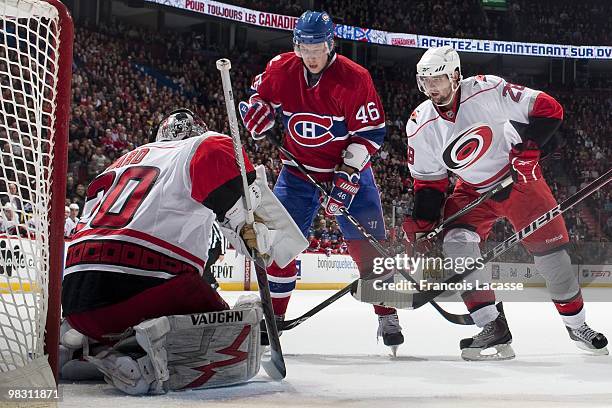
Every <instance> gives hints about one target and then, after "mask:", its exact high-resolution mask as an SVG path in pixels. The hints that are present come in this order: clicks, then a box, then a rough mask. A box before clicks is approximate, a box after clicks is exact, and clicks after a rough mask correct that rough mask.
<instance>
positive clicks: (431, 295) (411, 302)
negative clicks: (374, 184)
mask: <svg viewBox="0 0 612 408" xmlns="http://www.w3.org/2000/svg"><path fill="white" fill-rule="evenodd" d="M611 180H612V169H609V170H608V171H607V172H605V173H604V174H603V175H602V176H600V177H599V178H597V179H595V180H593V181H592V182H590V183H589V184H588V185H586V186H585V187H584V188H583V189H581V190H580V191H578V192H577V193H575V194H573V195H572V196H571V197H569V198H568V199H566V200H565V201H563V202H562V203H561V204H558V205H557V206H555V207H554V208H552V209H551V210H549V211H547V212H545V213H544V214H542V215H541V216H539V217H538V218H536V219H535V220H533V221H532V222H531V223H530V224H529V225H527V226H526V227H524V228H523V229H521V230H520V231H518V232H516V233H514V234H513V235H511V236H510V237H508V238H507V239H506V240H505V241H504V242H502V243H500V244H498V245H497V246H495V247H494V248H493V249H492V250H490V251H489V252H487V253H486V254H485V255H484V256H483V257H482V263H485V264H486V263H488V262H491V261H492V260H493V259H495V258H497V257H498V256H500V255H501V254H503V253H505V252H506V251H508V250H509V249H511V248H512V247H514V246H515V245H516V244H518V243H519V242H521V241H522V240H523V239H524V238H526V237H528V236H530V235H531V234H533V233H534V232H536V231H537V230H539V229H540V228H542V227H543V226H545V225H546V224H548V223H549V222H551V221H552V220H553V219H555V218H556V217H558V216H560V215H561V214H563V213H564V212H566V211H567V210H569V209H570V208H572V207H574V206H575V205H576V204H578V203H579V202H581V201H582V200H584V199H585V198H587V197H588V196H590V195H591V194H593V193H594V192H596V191H597V190H599V189H600V188H602V187H603V186H605V185H606V184H607V183H609V182H610V181H611ZM476 270H477V268H476V267H472V268H468V269H467V270H466V271H465V272H464V273H462V274H457V275H454V276H452V277H451V278H449V279H447V280H446V281H444V282H443V283H442V284H440V287H441V289H435V290H428V291H423V292H419V293H401V292H395V291H386V292H384V293H383V292H382V291H378V293H377V295H378V296H380V295H383V294H389V295H390V296H392V297H393V299H391V298H389V299H388V300H382V301H380V300H376V301H372V300H368V298H369V296H370V295H372V297H374V296H373V295H374V291H373V290H372V291H370V293H369V294H368V295H367V296H363V292H362V290H361V288H359V285H355V287H354V291H355V294H354V295H356V297H357V298H358V299H359V300H361V301H363V302H367V303H372V304H376V305H381V306H388V307H397V308H408V309H418V308H419V307H421V306H423V305H424V304H426V303H428V302H431V300H433V299H435V298H436V297H437V296H439V295H441V294H442V293H444V292H446V289H445V288H448V286H449V285H450V284H455V283H458V282H460V281H461V280H463V279H465V277H467V276H468V275H470V274H471V273H473V272H474V271H476ZM368 289H369V288H368ZM379 299H380V298H379Z"/></svg>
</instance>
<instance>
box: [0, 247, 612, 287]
mask: <svg viewBox="0 0 612 408" xmlns="http://www.w3.org/2000/svg"><path fill="white" fill-rule="evenodd" d="M35 248H36V246H35V242H34V241H30V240H29V239H24V238H21V239H11V238H6V237H5V238H1V237H0V292H3V293H6V292H7V291H8V288H9V286H10V287H11V288H12V289H13V291H23V292H29V291H32V290H35V284H34V282H33V279H32V278H30V277H31V276H33V268H32V265H34V262H35V256H34V253H35ZM296 265H297V269H298V274H297V289H316V290H333V289H340V288H342V287H344V286H345V285H346V284H348V283H350V282H352V281H353V280H355V279H356V278H357V277H358V275H359V274H358V270H357V265H356V264H355V262H354V261H353V260H352V259H351V257H350V256H348V255H338V254H333V255H326V254H324V253H304V254H301V255H300V256H299V257H298V258H297V262H296ZM486 268H487V272H488V273H489V274H490V276H491V280H492V281H493V282H495V281H499V282H520V283H523V284H524V286H525V287H542V286H544V279H543V278H542V277H541V276H540V275H539V274H538V273H537V272H536V269H535V266H534V265H533V264H530V263H510V262H492V263H490V264H488V265H486ZM573 269H574V273H575V274H576V275H577V276H578V279H579V281H580V283H581V286H583V287H612V265H583V264H579V265H573ZM212 272H213V274H214V275H215V277H216V278H217V280H218V281H219V283H220V285H221V288H222V289H223V290H255V289H256V287H257V284H256V282H257V278H256V276H255V268H254V265H253V263H252V262H251V261H249V260H247V259H245V257H244V256H243V255H240V254H238V253H237V252H236V251H234V250H232V249H229V250H227V253H226V254H225V258H224V259H223V261H219V262H217V263H216V264H215V265H213V266H212ZM414 277H415V279H416V280H419V279H427V280H429V281H442V280H444V279H446V278H447V277H448V276H447V275H445V274H444V272H443V271H442V270H440V269H436V268H430V269H425V270H423V269H420V270H419V271H418V272H417V274H416V275H414Z"/></svg>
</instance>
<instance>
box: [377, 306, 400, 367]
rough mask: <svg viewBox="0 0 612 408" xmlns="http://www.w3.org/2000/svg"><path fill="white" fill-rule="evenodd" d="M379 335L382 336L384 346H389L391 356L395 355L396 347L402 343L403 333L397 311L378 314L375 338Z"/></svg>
mask: <svg viewBox="0 0 612 408" xmlns="http://www.w3.org/2000/svg"><path fill="white" fill-rule="evenodd" d="M380 337H382V339H383V343H384V344H385V346H389V347H391V352H392V353H393V357H396V356H397V349H398V347H399V346H400V344H402V343H404V335H403V334H402V327H401V326H400V324H399V318H398V317H397V313H392V314H389V315H385V316H378V332H377V333H376V339H378V338H380Z"/></svg>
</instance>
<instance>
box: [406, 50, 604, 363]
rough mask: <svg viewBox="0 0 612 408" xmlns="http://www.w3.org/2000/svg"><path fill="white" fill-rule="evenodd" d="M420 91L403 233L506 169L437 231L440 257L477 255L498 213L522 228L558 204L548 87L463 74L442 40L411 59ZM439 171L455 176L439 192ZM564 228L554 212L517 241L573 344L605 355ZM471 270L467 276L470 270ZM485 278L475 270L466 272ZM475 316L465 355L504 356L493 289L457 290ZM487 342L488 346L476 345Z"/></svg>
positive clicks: (505, 335)
mask: <svg viewBox="0 0 612 408" xmlns="http://www.w3.org/2000/svg"><path fill="white" fill-rule="evenodd" d="M417 84H418V87H419V90H421V92H423V93H425V95H427V96H428V98H429V99H428V100H427V101H425V102H423V103H422V104H420V105H419V106H418V107H417V108H416V109H415V110H414V112H412V114H411V116H410V119H409V120H408V123H407V125H406V133H407V136H408V165H409V168H410V172H411V174H412V176H413V178H414V191H415V197H414V208H413V213H412V217H409V218H407V219H406V221H405V223H404V230H405V231H406V235H407V237H408V240H409V242H412V243H413V244H414V243H415V240H416V238H417V237H418V236H419V235H420V234H422V233H424V232H427V231H430V230H432V229H433V228H434V227H435V225H436V223H438V221H439V220H440V210H441V208H442V207H443V205H444V218H448V217H449V216H451V215H452V214H454V213H456V212H457V211H458V210H459V209H461V208H462V207H464V206H465V205H466V204H468V203H470V202H472V201H473V200H474V199H476V198H477V197H478V196H479V194H481V193H483V192H484V191H487V190H488V189H491V188H492V187H493V186H494V185H496V184H497V183H498V182H500V181H501V180H502V179H503V178H505V177H507V176H508V175H509V174H510V173H511V174H512V176H513V180H514V183H513V184H512V185H510V186H509V187H507V188H506V189H505V190H503V191H501V192H500V193H498V194H496V195H495V196H494V197H493V198H491V199H489V200H487V201H485V202H484V203H482V204H481V205H480V206H478V207H476V208H475V209H473V210H472V211H470V212H469V213H467V214H466V215H464V216H462V217H460V218H459V219H458V220H457V221H456V222H455V223H454V224H453V225H451V226H450V227H449V228H448V229H447V230H446V231H445V235H444V244H443V249H444V252H445V255H446V256H447V257H452V258H459V257H473V258H477V257H480V249H479V246H478V244H479V243H480V242H482V241H484V240H485V239H486V238H487V235H488V234H489V232H490V231H491V228H492V226H493V224H494V223H495V221H496V220H497V219H498V218H501V217H505V218H507V219H508V220H509V221H510V222H511V223H512V225H513V227H514V228H515V229H517V230H518V229H521V228H523V227H525V226H526V225H527V224H529V223H530V222H531V221H533V220H534V219H535V218H537V217H538V216H540V215H541V214H543V213H544V212H546V211H548V210H550V209H551V208H553V207H554V206H555V205H556V204H557V203H556V201H555V199H554V197H553V195H552V193H551V191H550V188H549V187H548V185H547V184H546V180H544V179H543V178H542V172H541V169H540V166H539V164H538V161H539V159H540V156H541V154H542V151H543V150H544V151H546V149H547V148H549V146H550V143H551V139H552V137H553V134H554V132H555V131H556V130H557V128H558V127H559V125H560V124H561V121H562V119H563V108H562V107H561V105H559V103H558V102H557V101H556V100H555V99H553V98H552V97H551V96H550V95H548V94H546V93H544V92H541V91H536V90H533V89H529V88H527V87H524V86H520V85H514V84H511V83H508V82H506V81H505V80H504V79H502V78H499V77H496V76H493V75H478V76H476V77H470V78H467V79H462V76H461V66H460V61H459V55H458V54H457V52H456V51H455V50H454V49H453V48H451V47H449V46H444V47H438V48H431V49H429V50H427V51H426V52H425V54H424V55H423V57H422V58H421V60H420V61H419V63H418V64H417ZM448 171H451V172H453V173H455V174H456V175H457V176H458V177H459V178H458V181H457V183H456V185H455V189H454V191H453V193H452V194H451V195H450V197H448V199H446V203H445V204H444V199H445V193H446V190H447V187H448ZM567 243H568V235H567V230H566V228H565V223H564V221H563V219H562V218H561V217H558V218H556V219H555V220H554V221H552V222H551V223H549V224H548V225H546V226H545V227H544V228H542V229H540V230H538V231H537V232H535V233H534V234H533V235H531V236H529V237H528V238H526V239H525V240H523V245H524V246H525V247H526V248H527V250H528V251H529V252H530V253H531V254H532V255H533V256H534V261H535V265H536V267H537V270H538V272H539V273H540V274H541V275H542V276H543V277H544V278H545V279H546V284H547V287H548V290H549V292H550V295H551V298H552V299H553V302H554V305H555V307H556V308H557V310H558V312H559V314H560V315H561V318H562V320H563V323H564V324H565V326H566V327H567V331H568V333H569V336H570V338H571V339H572V340H574V341H575V342H576V344H577V346H578V347H580V348H583V349H586V350H589V351H591V352H593V353H597V354H607V349H606V345H607V340H606V337H605V336H604V335H603V334H601V333H597V332H595V331H593V330H592V329H591V328H590V327H589V326H588V325H587V324H586V323H585V310H584V304H583V300H582V295H581V292H580V286H579V285H578V280H577V278H576V276H575V275H574V273H573V272H572V268H571V263H570V258H569V256H568V254H567V252H566V250H565V246H566V244H567ZM474 275H476V276H474ZM467 279H468V280H471V281H472V282H475V279H479V280H480V282H483V281H486V280H488V278H487V277H486V276H485V275H484V271H479V272H476V273H474V274H473V275H472V276H471V277H469V278H467ZM462 297H463V300H464V303H465V305H466V306H467V308H468V310H469V312H470V314H471V316H472V317H473V319H474V322H475V323H476V324H477V325H478V327H481V328H483V330H482V331H481V332H480V333H479V334H477V335H475V336H473V337H472V338H468V339H463V340H462V341H461V343H460V348H461V349H462V357H463V358H464V359H467V360H479V359H486V358H489V359H508V358H513V357H514V351H513V350H512V348H511V347H510V343H511V341H512V335H511V333H510V330H509V328H508V324H507V322H506V319H505V317H504V313H503V309H501V310H498V309H497V308H496V307H495V294H494V292H493V291H485V290H474V291H470V292H465V293H463V294H462ZM490 347H494V348H496V349H497V353H496V354H493V355H489V356H484V355H483V354H482V353H481V352H482V350H484V349H486V348H490Z"/></svg>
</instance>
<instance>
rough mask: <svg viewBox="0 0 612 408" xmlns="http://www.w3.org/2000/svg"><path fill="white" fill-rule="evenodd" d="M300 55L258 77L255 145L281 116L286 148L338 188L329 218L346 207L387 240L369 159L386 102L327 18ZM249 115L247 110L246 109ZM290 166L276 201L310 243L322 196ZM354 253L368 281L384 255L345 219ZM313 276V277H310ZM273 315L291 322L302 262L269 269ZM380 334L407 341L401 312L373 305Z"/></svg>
mask: <svg viewBox="0 0 612 408" xmlns="http://www.w3.org/2000/svg"><path fill="white" fill-rule="evenodd" d="M293 45H294V52H288V53H284V54H280V55H277V56H276V57H274V58H273V59H272V60H271V61H270V62H269V63H268V65H267V66H266V69H265V71H264V72H263V73H262V74H260V75H258V76H256V77H255V79H254V81H253V84H252V90H253V91H254V92H255V93H254V94H253V95H252V96H251V98H250V99H249V104H248V107H246V106H244V105H246V104H243V106H242V108H241V115H242V116H243V121H244V125H245V127H246V128H247V129H248V130H249V131H250V132H251V134H252V136H253V138H255V139H260V138H261V137H263V134H264V133H265V132H266V131H268V130H270V129H271V128H272V127H273V126H274V120H275V115H274V113H275V110H276V111H277V112H278V113H279V114H281V115H282V120H283V124H284V126H285V129H286V132H285V138H284V141H283V145H284V147H285V148H286V149H288V150H289V151H290V152H291V153H293V154H294V155H295V156H296V157H297V158H298V160H300V162H301V163H302V164H303V165H304V166H305V167H306V168H307V169H308V170H309V171H310V172H311V173H312V175H313V176H314V177H315V178H316V179H317V180H319V181H322V182H331V185H332V188H331V192H330V196H331V198H330V199H329V200H327V201H326V202H324V203H323V205H324V207H325V214H326V215H327V216H338V215H339V214H340V213H339V207H346V208H347V209H349V210H350V213H351V214H352V215H353V216H355V217H356V218H357V219H358V220H359V222H360V223H361V224H362V225H363V226H364V227H365V228H366V229H368V231H369V232H370V233H371V234H373V236H374V237H376V238H377V239H379V240H383V239H385V226H384V221H383V216H382V207H381V203H380V196H379V191H378V187H377V186H376V183H375V181H374V176H373V173H372V169H371V166H370V155H372V154H374V153H375V152H376V151H377V150H378V149H379V148H380V145H381V144H382V142H383V139H384V136H385V133H386V128H385V116H384V112H383V107H382V104H381V102H380V98H379V97H378V94H377V93H376V90H375V89H374V84H373V83H372V78H371V77H370V74H369V72H368V71H367V70H366V69H364V68H363V67H361V66H360V65H358V64H356V63H354V62H353V61H351V60H349V59H348V58H345V57H343V56H341V55H338V54H337V53H336V52H335V50H334V25H333V23H332V21H331V18H330V17H329V15H328V14H327V13H325V12H316V11H306V12H305V13H303V14H302V15H301V16H300V18H299V19H298V21H297V23H296V26H295V30H294V32H293ZM244 108H246V109H244ZM281 157H282V159H283V164H284V167H283V169H282V170H281V173H280V175H279V178H278V180H277V183H276V186H275V187H274V194H275V195H276V196H277V197H278V199H279V200H280V201H281V202H282V203H283V205H284V206H285V208H286V209H287V210H288V211H289V214H291V217H292V218H293V219H294V221H295V222H296V224H297V225H298V226H299V227H300V229H301V230H302V233H303V234H304V236H306V234H307V233H308V228H309V227H310V226H311V224H312V222H313V219H314V217H315V215H316V213H317V209H318V207H319V200H320V197H319V192H318V190H317V189H316V188H315V186H314V185H312V184H311V183H310V182H309V181H308V180H307V179H306V178H305V177H304V176H303V175H302V174H301V173H300V172H299V171H298V170H297V169H296V168H295V167H294V166H293V164H292V162H291V161H289V160H286V158H285V157H283V156H282V155H281ZM338 223H339V225H340V228H341V230H342V232H343V234H344V236H345V238H346V239H347V240H348V245H349V253H350V255H351V256H352V258H353V259H354V261H355V262H356V263H357V265H358V267H359V271H360V274H361V275H362V276H364V275H366V274H370V273H371V272H372V263H373V258H374V257H376V256H378V255H377V254H376V253H375V252H374V251H373V249H372V248H371V247H370V246H369V245H368V243H367V242H366V241H364V240H363V238H362V236H361V235H360V234H359V233H358V231H357V230H356V229H355V228H354V227H353V226H352V225H351V224H350V223H349V222H348V221H347V220H346V219H344V217H338ZM306 273H308V272H307V271H306ZM268 274H269V275H270V277H269V280H270V289H271V291H272V297H273V299H272V300H273V303H274V311H275V314H276V315H277V317H278V318H279V319H282V318H283V317H284V314H285V311H286V309H287V304H288V302H289V297H290V296H291V292H292V291H293V289H294V288H295V281H296V274H297V269H296V266H295V263H291V264H289V266H287V267H286V268H279V267H278V265H276V264H273V265H272V266H271V267H270V268H269V269H268ZM374 309H375V312H376V313H377V314H378V316H379V331H378V335H379V336H382V337H383V341H384V343H385V345H388V346H392V347H394V348H396V347H397V346H398V345H399V344H401V343H402V342H403V336H402V333H401V327H400V326H399V321H398V318H397V313H396V312H395V310H394V309H389V308H383V307H379V306H374Z"/></svg>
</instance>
